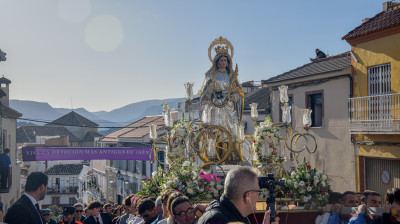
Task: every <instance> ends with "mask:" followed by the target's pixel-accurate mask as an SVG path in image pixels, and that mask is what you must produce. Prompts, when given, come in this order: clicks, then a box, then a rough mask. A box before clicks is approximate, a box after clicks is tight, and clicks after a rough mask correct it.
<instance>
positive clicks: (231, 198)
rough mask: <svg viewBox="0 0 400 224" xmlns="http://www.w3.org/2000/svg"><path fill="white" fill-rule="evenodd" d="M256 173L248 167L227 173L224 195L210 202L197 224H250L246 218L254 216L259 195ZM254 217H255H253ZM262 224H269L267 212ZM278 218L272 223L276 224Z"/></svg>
mask: <svg viewBox="0 0 400 224" xmlns="http://www.w3.org/2000/svg"><path fill="white" fill-rule="evenodd" d="M257 176H258V172H257V170H256V169H254V168H250V167H238V168H236V169H232V170H230V171H229V172H228V175H227V176H226V179H225V188H224V193H223V195H222V196H221V198H219V199H216V200H214V201H212V202H211V203H210V204H209V205H208V207H207V209H206V211H205V213H204V214H203V216H201V217H200V219H199V221H198V222H197V223H198V224H208V223H211V224H225V223H229V222H242V223H247V224H250V221H249V219H248V218H246V217H247V216H249V215H250V214H251V213H253V214H254V212H255V209H256V204H257V201H258V197H259V193H260V192H261V190H260V187H259V184H258V179H257ZM254 216H255V215H254ZM264 220H265V222H264V224H269V212H267V213H266V214H265V217H264ZM278 222H279V218H277V219H276V221H275V222H274V223H278Z"/></svg>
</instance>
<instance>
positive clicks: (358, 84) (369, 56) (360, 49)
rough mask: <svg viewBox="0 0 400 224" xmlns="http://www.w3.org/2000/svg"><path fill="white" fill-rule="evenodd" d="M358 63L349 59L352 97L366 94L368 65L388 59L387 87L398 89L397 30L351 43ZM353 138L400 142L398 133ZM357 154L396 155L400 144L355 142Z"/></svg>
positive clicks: (399, 35)
mask: <svg viewBox="0 0 400 224" xmlns="http://www.w3.org/2000/svg"><path fill="white" fill-rule="evenodd" d="M352 51H353V53H354V55H355V56H356V58H357V60H358V63H357V62H355V61H354V60H352V65H353V69H354V70H353V74H354V76H353V78H354V79H353V81H354V90H353V91H354V92H353V95H354V97H363V96H368V72H367V71H368V67H370V66H375V65H381V64H386V63H391V90H392V93H400V33H397V34H394V35H390V36H386V37H382V38H379V39H375V40H371V41H367V42H364V43H360V44H357V45H355V46H352ZM354 139H355V141H357V142H364V141H366V142H384V143H400V135H393V134H386V135H385V134H377V135H361V134H359V135H354ZM359 155H360V156H367V157H377V158H388V159H399V158H400V145H392V146H390V145H371V146H369V145H359Z"/></svg>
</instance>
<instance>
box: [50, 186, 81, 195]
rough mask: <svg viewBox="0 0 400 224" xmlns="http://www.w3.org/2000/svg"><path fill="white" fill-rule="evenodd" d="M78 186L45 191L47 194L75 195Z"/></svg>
mask: <svg viewBox="0 0 400 224" xmlns="http://www.w3.org/2000/svg"><path fill="white" fill-rule="evenodd" d="M77 193H78V186H74V187H61V188H51V187H49V188H48V189H47V194H77Z"/></svg>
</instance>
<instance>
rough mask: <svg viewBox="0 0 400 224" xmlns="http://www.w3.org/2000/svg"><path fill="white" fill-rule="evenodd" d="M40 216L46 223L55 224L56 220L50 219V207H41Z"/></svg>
mask: <svg viewBox="0 0 400 224" xmlns="http://www.w3.org/2000/svg"><path fill="white" fill-rule="evenodd" d="M42 216H43V218H44V221H45V222H46V224H56V223H57V222H56V220H54V219H52V218H51V217H52V215H51V212H50V209H42Z"/></svg>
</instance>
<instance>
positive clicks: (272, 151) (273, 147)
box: [253, 115, 282, 168]
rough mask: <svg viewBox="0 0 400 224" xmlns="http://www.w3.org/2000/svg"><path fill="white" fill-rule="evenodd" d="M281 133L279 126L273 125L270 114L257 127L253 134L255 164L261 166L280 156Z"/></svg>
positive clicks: (274, 160) (272, 161) (273, 161)
mask: <svg viewBox="0 0 400 224" xmlns="http://www.w3.org/2000/svg"><path fill="white" fill-rule="evenodd" d="M281 139H282V138H281V134H280V131H279V129H278V128H276V127H273V126H272V120H271V116H270V115H269V116H268V117H267V118H266V119H265V121H264V122H261V123H260V125H259V126H257V127H256V129H255V132H254V135H253V149H254V152H255V154H254V161H253V165H254V166H255V167H257V168H261V167H262V165H263V164H265V163H275V162H276V161H277V159H278V157H279V155H278V148H279V147H280V141H281Z"/></svg>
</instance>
